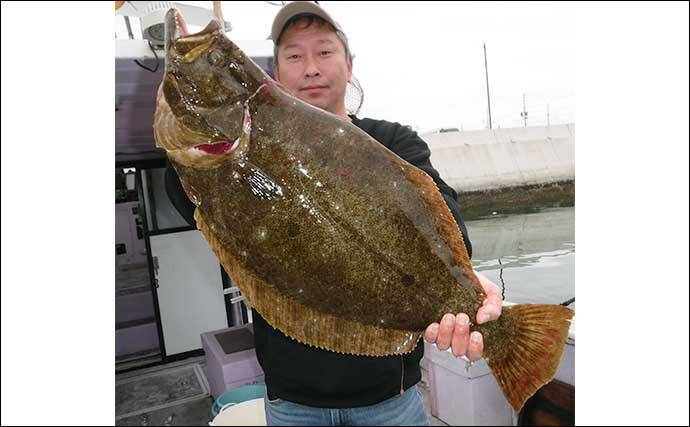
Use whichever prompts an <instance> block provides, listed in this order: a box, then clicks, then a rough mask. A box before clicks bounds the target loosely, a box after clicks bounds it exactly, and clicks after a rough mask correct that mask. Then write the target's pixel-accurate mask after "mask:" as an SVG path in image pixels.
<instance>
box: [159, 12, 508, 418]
mask: <svg viewBox="0 0 690 427" xmlns="http://www.w3.org/2000/svg"><path fill="white" fill-rule="evenodd" d="M271 37H272V39H273V41H274V44H275V49H274V61H273V67H274V68H273V72H274V76H275V79H276V80H277V81H278V82H279V83H280V84H281V85H282V86H283V87H284V88H285V89H286V90H288V91H290V92H291V93H292V94H293V95H294V96H296V97H298V98H300V99H302V100H303V101H305V102H307V103H309V104H311V105H313V106H316V107H319V108H321V109H323V110H326V111H329V112H331V113H333V114H336V115H338V116H341V117H342V118H343V119H345V120H348V121H351V122H352V124H354V125H355V126H357V127H359V128H361V129H362V130H363V131H365V132H367V133H368V134H369V135H370V136H372V137H373V138H374V139H376V140H377V141H379V142H380V143H381V144H383V145H384V146H386V147H387V148H388V149H390V150H391V151H393V152H394V153H396V154H397V155H398V156H400V157H401V158H403V159H404V160H406V161H407V162H409V163H411V164H412V165H414V166H416V167H418V168H419V169H421V170H423V171H424V172H426V173H427V174H429V176H431V178H432V179H433V180H434V181H435V182H436V184H437V185H438V187H439V189H440V191H441V193H442V195H443V197H444V199H445V200H446V203H447V204H448V207H449V208H450V210H451V212H452V214H453V216H454V217H455V219H456V221H457V223H458V225H459V227H460V229H461V231H462V234H463V237H464V241H465V245H466V247H467V250H468V253H469V254H470V256H471V254H472V246H471V244H470V240H469V238H468V236H467V230H466V228H465V225H464V223H463V221H462V219H461V218H460V213H459V207H458V203H457V194H456V193H455V191H454V190H453V189H452V188H450V187H449V186H448V185H447V184H446V183H445V182H444V181H443V180H442V179H441V178H440V177H439V174H438V172H437V171H436V170H435V169H434V168H433V167H432V165H431V163H430V161H429V157H430V151H429V148H428V146H427V145H426V143H425V142H424V141H423V140H422V139H421V138H419V136H417V134H416V133H415V132H413V131H412V130H410V129H409V128H407V127H404V126H402V125H400V124H398V123H391V122H386V121H383V120H372V119H359V118H357V117H355V116H349V115H348V114H347V112H346V110H345V90H346V87H347V83H348V81H349V79H350V78H351V76H352V57H351V55H350V51H349V45H348V41H347V37H346V36H345V34H344V32H343V31H342V28H341V27H340V26H339V25H338V23H337V22H336V21H335V20H333V19H332V18H331V17H330V15H328V14H327V13H326V11H324V10H323V9H322V8H321V7H320V6H318V5H316V4H314V3H311V2H292V3H290V4H288V5H286V6H284V7H283V8H282V9H281V10H280V11H279V12H278V14H277V15H276V17H275V19H274V21H273V26H272V30H271ZM166 186H167V188H168V193H169V195H170V197H171V199H172V200H173V202H174V203H175V204H176V206H179V205H181V204H184V205H185V206H186V207H185V208H184V209H181V211H182V210H184V211H185V212H183V215H184V216H185V217H186V218H188V220H190V222H191V221H193V219H191V212H193V208H194V206H193V205H192V204H191V203H190V202H189V201H187V200H183V201H182V200H181V198H184V193H182V189H181V187H180V184H179V179H178V178H177V177H176V175H175V173H174V170H172V168H170V167H169V168H168V171H167V179H166ZM477 276H478V277H479V278H480V281H481V282H482V285H483V286H484V288H485V290H486V294H487V295H488V297H487V298H486V300H485V301H484V305H483V307H482V308H481V309H480V311H479V313H478V314H477V318H478V319H477V320H478V322H479V323H484V322H486V321H489V320H495V319H496V318H498V316H499V315H500V313H501V298H500V293H499V291H498V288H497V287H496V286H495V285H494V284H493V283H492V282H491V281H489V280H488V279H486V278H484V277H483V276H482V275H481V274H477ZM456 314H457V313H448V314H446V315H444V317H443V319H441V322H440V324H439V323H433V324H431V325H429V326H428V328H427V329H426V331H425V334H424V338H425V339H426V340H427V341H428V342H430V343H436V345H437V346H438V347H439V348H440V349H441V350H446V349H448V348H449V347H450V348H452V351H453V354H455V355H456V356H462V355H467V357H468V358H469V359H470V360H478V359H479V358H481V355H482V351H483V343H482V337H481V334H479V333H477V332H473V333H472V335H471V336H470V334H469V332H468V331H469V326H468V324H469V318H468V316H467V315H466V314H462V313H460V314H457V315H456ZM253 319H254V334H255V344H256V353H257V357H258V359H259V363H260V364H261V366H262V368H263V370H264V373H265V379H266V388H267V396H266V399H265V408H266V419H267V422H268V424H269V425H340V424H344V425H385V424H388V425H427V424H428V420H427V417H426V412H425V410H424V406H423V404H422V401H421V398H420V394H419V391H418V390H417V388H416V384H417V383H418V382H419V380H420V379H421V371H420V367H419V362H420V359H421V358H422V356H423V353H424V346H423V343H421V342H420V343H419V344H418V345H417V347H416V349H415V350H414V351H412V352H411V353H409V354H407V355H402V356H386V357H367V356H352V355H343V354H338V353H334V352H330V351H326V350H320V349H316V348H314V347H310V346H307V345H303V344H301V343H299V342H297V341H295V340H293V339H291V338H289V337H287V336H286V335H284V334H282V333H281V332H280V331H278V330H277V329H274V328H273V327H271V326H270V325H269V324H268V323H266V321H265V320H264V319H263V318H262V317H261V315H260V314H259V313H257V312H255V311H254V312H253Z"/></svg>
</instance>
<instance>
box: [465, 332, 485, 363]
mask: <svg viewBox="0 0 690 427" xmlns="http://www.w3.org/2000/svg"><path fill="white" fill-rule="evenodd" d="M483 352H484V341H483V340H482V334H480V333H479V332H476V331H475V332H472V333H471V334H470V343H469V345H468V347H467V358H468V359H470V360H471V361H473V362H475V361H477V360H479V359H481V358H482V353H483Z"/></svg>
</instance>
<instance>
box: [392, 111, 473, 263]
mask: <svg viewBox="0 0 690 427" xmlns="http://www.w3.org/2000/svg"><path fill="white" fill-rule="evenodd" d="M393 132H394V134H393V139H392V141H391V143H390V146H389V149H390V150H391V151H393V152H394V153H396V154H397V155H398V156H400V157H401V158H402V159H404V160H406V161H407V162H408V163H410V164H412V165H414V166H416V167H418V168H419V169H421V170H423V171H424V172H426V173H427V174H428V175H429V176H430V177H431V179H433V180H434V182H435V183H436V185H437V186H438V189H439V190H440V192H441V195H442V196H443V198H444V199H445V201H446V204H447V205H448V209H450V212H451V213H452V214H453V217H454V218H455V221H456V222H457V223H458V226H459V227H460V231H461V232H462V238H463V240H464V242H465V247H466V248H467V254H468V255H469V257H470V258H472V242H471V241H470V238H469V235H468V234H467V228H466V227H465V223H464V222H463V220H462V218H461V216H460V205H459V204H458V195H457V193H456V192H455V190H454V189H453V188H452V187H450V186H449V185H448V184H446V182H445V181H443V179H441V176H440V175H439V173H438V171H437V170H436V169H434V167H433V166H432V165H431V160H430V157H431V150H429V146H428V145H427V143H426V142H424V140H423V139H422V138H420V137H419V135H417V132H415V131H413V130H412V129H410V128H408V127H406V126H402V125H400V124H397V123H396V124H395V127H394V131H393Z"/></svg>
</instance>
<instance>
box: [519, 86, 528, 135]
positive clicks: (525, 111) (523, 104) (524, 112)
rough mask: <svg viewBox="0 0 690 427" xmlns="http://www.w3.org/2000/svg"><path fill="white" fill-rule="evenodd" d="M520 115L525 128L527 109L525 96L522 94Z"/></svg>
mask: <svg viewBox="0 0 690 427" xmlns="http://www.w3.org/2000/svg"><path fill="white" fill-rule="evenodd" d="M520 115H522V120H524V122H525V127H527V109H526V107H525V94H524V93H523V94H522V113H520Z"/></svg>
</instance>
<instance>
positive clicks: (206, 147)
mask: <svg viewBox="0 0 690 427" xmlns="http://www.w3.org/2000/svg"><path fill="white" fill-rule="evenodd" d="M243 116H244V117H243V119H242V132H241V133H240V136H238V137H237V139H236V140H235V141H234V142H230V141H228V140H227V139H221V140H218V141H215V142H212V143H205V144H197V145H195V146H193V147H192V148H190V149H189V150H188V151H192V152H194V153H199V152H202V153H205V154H210V155H213V156H224V155H228V154H232V153H235V151H238V150H240V151H246V148H247V145H248V143H249V138H250V136H251V133H252V116H251V114H250V113H249V101H247V102H245V105H244V114H243ZM240 154H241V153H240Z"/></svg>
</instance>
